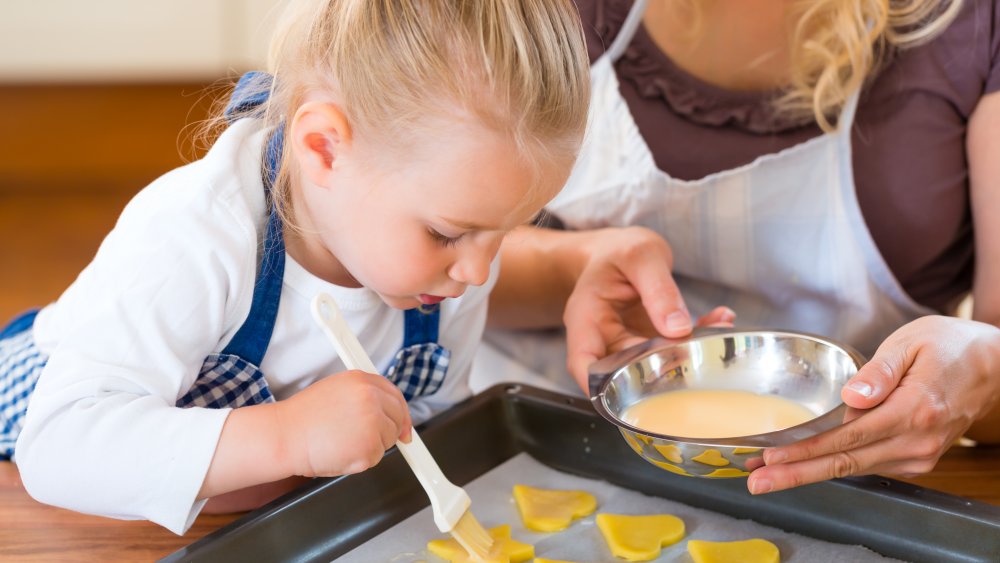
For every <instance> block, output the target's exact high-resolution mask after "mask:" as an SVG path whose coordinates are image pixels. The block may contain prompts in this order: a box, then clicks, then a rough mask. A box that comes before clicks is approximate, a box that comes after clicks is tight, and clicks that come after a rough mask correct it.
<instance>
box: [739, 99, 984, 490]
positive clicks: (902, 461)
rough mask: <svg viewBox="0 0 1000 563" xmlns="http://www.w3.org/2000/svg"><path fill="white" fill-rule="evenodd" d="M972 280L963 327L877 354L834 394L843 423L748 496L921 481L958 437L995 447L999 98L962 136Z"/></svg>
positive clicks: (925, 326) (784, 456) (808, 443)
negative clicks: (891, 476)
mask: <svg viewBox="0 0 1000 563" xmlns="http://www.w3.org/2000/svg"><path fill="white" fill-rule="evenodd" d="M967 144H968V147H967V153H968V156H969V174H970V184H971V199H972V210H973V220H974V224H975V242H976V265H975V266H976V273H975V278H974V282H973V298H974V311H973V320H963V319H956V318H949V317H940V316H931V317H924V318H921V319H918V320H916V321H914V322H912V323H909V324H907V325H905V326H903V327H902V328H900V329H899V330H897V331H896V332H895V333H893V334H892V335H891V336H890V337H889V338H887V339H886V341H885V342H883V343H882V345H881V346H880V347H879V349H878V350H877V351H876V353H875V355H874V356H873V357H872V359H871V361H869V362H868V363H867V364H866V365H865V366H863V367H862V369H861V370H860V371H859V372H858V374H857V375H856V376H855V377H854V378H852V380H851V381H850V382H848V384H847V386H845V388H844V391H843V398H844V401H845V402H846V403H847V404H848V405H850V406H852V407H855V408H856V409H858V410H856V411H855V412H854V413H853V419H852V420H850V421H849V422H847V423H846V424H844V425H843V426H841V427H839V428H837V429H834V430H832V431H830V432H827V433H824V434H821V435H819V436H816V437H814V438H811V439H808V440H804V441H802V442H799V443H796V444H792V445H790V446H786V447H781V448H774V449H771V450H768V451H766V452H765V454H764V460H765V461H766V463H767V466H766V467H762V468H760V469H758V470H756V471H754V473H753V474H752V475H751V477H750V478H749V481H748V487H749V488H750V490H751V492H754V493H764V492H769V491H777V490H782V489H787V488H790V487H795V486H798V485H803V484H806V483H813V482H816V481H822V480H825V479H830V478H834V477H844V476H848V475H863V474H870V473H895V474H904V475H911V474H919V473H926V472H928V471H931V470H932V469H933V468H934V466H935V464H936V463H937V461H938V459H939V458H940V457H941V455H943V454H944V452H945V451H946V450H947V449H948V448H949V447H950V446H951V444H952V443H953V442H954V441H955V439H956V438H958V437H959V436H961V435H962V434H964V433H967V434H968V435H969V436H970V437H972V438H973V439H976V440H979V441H982V442H992V443H997V442H1000V328H998V326H1000V158H997V155H1000V93H995V94H991V95H988V96H985V97H984V98H982V100H981V101H980V103H979V105H978V106H977V108H976V110H975V112H974V113H973V114H972V117H971V119H970V122H969V131H968V136H967Z"/></svg>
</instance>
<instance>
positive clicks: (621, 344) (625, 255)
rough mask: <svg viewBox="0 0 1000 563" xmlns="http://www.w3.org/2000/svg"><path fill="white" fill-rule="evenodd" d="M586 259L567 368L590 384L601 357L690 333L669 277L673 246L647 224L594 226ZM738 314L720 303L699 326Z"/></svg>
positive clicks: (568, 318) (569, 327)
mask: <svg viewBox="0 0 1000 563" xmlns="http://www.w3.org/2000/svg"><path fill="white" fill-rule="evenodd" d="M585 245H586V253H585V254H586V256H587V262H586V264H585V265H584V267H583V270H582V271H581V273H580V276H579V278H578V279H577V281H576V285H575V286H574V289H573V292H572V294H571V295H570V296H569V299H568V300H567V302H566V309H565V311H564V313H563V322H564V323H565V325H566V340H567V348H568V358H567V364H568V365H567V367H568V368H569V371H570V373H571V374H572V375H573V377H574V379H576V382H577V384H579V385H580V387H581V388H583V389H584V390H586V389H587V367H588V366H589V365H590V364H591V363H593V362H594V361H596V360H597V359H599V358H602V357H604V356H607V355H608V354H611V353H613V352H617V351H618V350H621V349H623V348H626V347H628V346H631V345H633V344H637V343H639V342H642V341H644V340H647V339H648V338H650V337H652V336H655V335H656V334H660V335H663V336H666V337H672V338H677V337H682V336H685V335H687V334H689V333H690V332H691V329H692V323H691V316H690V314H689V313H688V311H687V307H685V306H684V300H683V299H682V298H681V295H680V291H679V290H678V289H677V284H675V283H674V279H673V277H672V276H671V273H670V268H671V266H672V265H673V255H672V253H671V251H670V247H669V245H667V242H666V241H665V240H663V238H662V237H660V236H659V235H658V234H656V233H655V232H653V231H651V230H649V229H646V228H643V227H627V228H621V229H616V228H611V229H599V230H595V231H591V235H590V236H588V237H587V240H586V242H585ZM735 317H736V315H735V313H733V312H732V311H731V310H729V309H728V308H726V307H718V308H716V309H715V310H713V311H712V312H710V313H709V314H708V315H705V316H704V317H702V318H701V319H699V320H698V325H699V326H730V325H731V324H732V321H733V319H734V318H735Z"/></svg>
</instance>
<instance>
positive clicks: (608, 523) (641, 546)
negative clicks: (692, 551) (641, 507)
mask: <svg viewBox="0 0 1000 563" xmlns="http://www.w3.org/2000/svg"><path fill="white" fill-rule="evenodd" d="M597 527H598V528H600V530H601V534H602V535H603V536H604V541H605V542H607V544H608V548H609V549H611V553H612V554H613V555H614V556H615V557H621V558H622V559H626V560H628V561H650V560H652V559H656V558H657V557H659V555H660V548H662V547H664V546H668V545H671V544H675V543H677V542H679V541H680V540H681V538H683V537H684V521H683V520H681V519H680V518H678V517H676V516H671V515H669V514H652V515H648V516H626V515H622V514H598V515H597Z"/></svg>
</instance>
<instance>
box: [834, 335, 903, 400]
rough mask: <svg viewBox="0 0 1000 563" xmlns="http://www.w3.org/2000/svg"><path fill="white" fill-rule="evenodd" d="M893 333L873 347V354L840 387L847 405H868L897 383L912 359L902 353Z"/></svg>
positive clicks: (886, 393) (883, 395)
mask: <svg viewBox="0 0 1000 563" xmlns="http://www.w3.org/2000/svg"><path fill="white" fill-rule="evenodd" d="M900 344H901V343H899V342H898V338H896V335H895V334H894V335H892V336H890V337H889V338H888V339H886V341H885V342H883V343H882V345H881V346H879V348H878V350H876V351H875V355H874V356H872V359H871V360H869V361H868V363H866V364H865V365H863V366H861V369H859V370H858V373H856V374H854V377H852V378H851V379H850V380H848V382H847V384H846V385H844V388H843V389H841V391H840V398H841V399H843V401H844V402H845V403H847V405H848V406H850V407H854V408H857V409H870V408H872V407H874V406H876V405H878V404H880V403H881V402H882V401H884V400H885V398H886V397H888V396H889V394H890V393H892V391H893V390H894V389H895V388H896V386H897V385H899V382H900V380H901V379H902V378H903V374H905V373H906V371H907V370H908V369H910V364H912V363H913V361H912V358H909V357H908V356H907V355H906V354H905V353H900V350H906V349H907V347H906V346H902V345H900Z"/></svg>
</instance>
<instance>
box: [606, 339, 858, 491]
mask: <svg viewBox="0 0 1000 563" xmlns="http://www.w3.org/2000/svg"><path fill="white" fill-rule="evenodd" d="M864 361H865V360H864V358H863V357H862V356H861V355H860V354H859V353H857V352H856V351H854V350H853V349H851V348H850V347H847V346H844V345H842V344H837V343H835V342H833V341H831V340H829V339H826V338H822V337H819V336H814V335H810V334H803V333H797V332H789V331H776V330H745V329H731V328H730V329H721V328H704V329H703V328H699V329H695V331H694V332H693V333H692V335H691V336H689V337H687V338H683V339H664V338H654V339H652V340H648V341H646V342H643V343H642V344H639V345H636V346H633V347H631V348H628V349H626V350H622V351H621V352H618V353H616V354H613V355H611V356H608V357H606V358H603V359H601V360H599V361H597V362H595V363H594V364H593V365H591V367H590V370H589V371H590V375H589V383H590V399H591V402H593V404H594V408H595V409H596V410H597V412H598V413H600V414H601V415H602V416H603V417H604V418H606V419H608V420H609V421H611V422H612V423H614V424H615V425H616V426H618V428H619V429H620V430H621V433H622V436H624V437H625V441H627V442H628V443H629V445H630V446H631V447H632V449H633V450H635V452H636V453H638V454H639V455H640V456H642V457H643V459H645V460H646V461H648V462H650V463H652V464H653V465H656V466H657V467H660V468H662V469H665V470H667V471H671V472H673V473H678V474H680V475H688V476H693V477H743V476H746V475H748V474H749V471H752V470H753V469H755V468H757V467H759V466H761V465H762V464H763V462H762V461H761V450H762V448H766V447H771V446H779V445H784V444H789V443H791V442H795V441H798V440H801V439H803V438H808V437H810V436H813V435H815V434H818V433H820V432H824V431H826V430H829V429H831V428H834V427H835V426H838V425H839V424H841V423H842V422H843V419H844V413H845V412H846V408H847V407H846V405H844V403H843V402H842V401H841V399H840V390H841V387H843V385H844V383H846V382H847V380H848V379H850V378H851V376H853V375H854V374H855V373H856V372H857V371H858V369H859V368H860V367H861V365H862V364H863V363H864ZM680 389H716V390H741V391H750V392H753V393H758V394H762V395H777V396H780V397H782V398H785V399H789V400H792V401H794V402H796V403H799V404H800V405H802V406H804V407H805V408H807V409H809V410H810V411H811V412H813V413H815V414H816V417H815V418H813V419H812V420H809V421H807V422H804V423H802V424H799V425H798V426H793V427H791V428H786V429H784V430H779V431H776V432H768V433H766V434H755V435H752V436H734V437H731V438H711V439H708V438H698V437H690V436H667V435H664V434H657V433H655V432H650V431H648V430H643V429H641V428H636V427H635V426H632V425H631V424H629V423H627V422H625V421H624V420H622V415H623V413H624V412H625V410H626V409H627V408H628V407H630V406H632V405H633V404H635V403H636V402H637V401H639V400H640V399H643V398H646V397H649V396H651V395H656V394H658V393H664V392H670V391H677V390H680Z"/></svg>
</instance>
